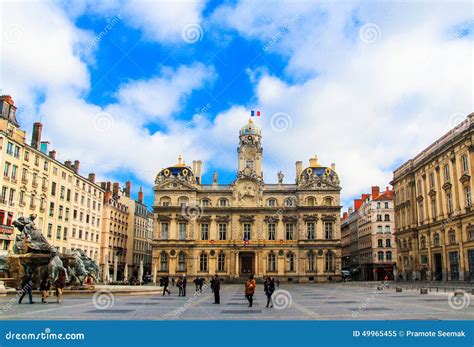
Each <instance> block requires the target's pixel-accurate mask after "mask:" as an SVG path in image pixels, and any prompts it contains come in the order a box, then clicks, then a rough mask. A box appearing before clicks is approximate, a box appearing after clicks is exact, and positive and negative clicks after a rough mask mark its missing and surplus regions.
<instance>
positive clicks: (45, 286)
mask: <svg viewBox="0 0 474 347" xmlns="http://www.w3.org/2000/svg"><path fill="white" fill-rule="evenodd" d="M52 286H53V279H52V278H51V276H48V277H46V278H45V279H43V281H42V282H41V284H40V290H41V302H42V303H43V304H47V303H48V302H47V301H46V299H47V298H48V297H49V292H50V290H51V287H52Z"/></svg>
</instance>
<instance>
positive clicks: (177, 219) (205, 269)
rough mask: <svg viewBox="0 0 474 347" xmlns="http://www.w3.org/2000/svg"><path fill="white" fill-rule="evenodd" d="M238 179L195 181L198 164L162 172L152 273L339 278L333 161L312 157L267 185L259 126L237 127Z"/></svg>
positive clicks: (337, 195) (337, 187) (158, 181)
mask: <svg viewBox="0 0 474 347" xmlns="http://www.w3.org/2000/svg"><path fill="white" fill-rule="evenodd" d="M239 140H240V142H239V147H238V150H237V153H238V172H237V178H236V179H235V180H234V181H233V182H232V183H231V184H219V183H218V174H217V173H215V174H214V175H213V183H212V184H203V183H202V182H201V165H202V163H201V161H195V162H193V167H192V168H191V167H190V166H187V165H186V164H185V163H183V162H182V160H181V158H180V159H179V162H178V164H176V165H174V166H171V167H168V168H166V169H163V170H161V171H160V172H159V173H158V175H157V176H156V180H155V186H154V192H155V199H154V208H153V212H154V235H153V275H154V278H155V280H156V278H157V276H162V275H170V276H177V275H181V274H186V275H188V276H191V277H194V276H199V277H210V276H212V275H214V274H215V273H217V274H219V276H221V277H223V278H228V279H229V278H230V279H236V278H239V277H241V276H245V277H246V276H248V275H250V274H254V275H255V276H257V277H260V278H261V277H264V276H267V275H268V276H272V277H275V278H279V279H280V280H288V281H300V282H305V281H306V282H307V281H321V282H322V281H328V280H337V279H339V278H340V269H341V265H340V257H341V240H340V218H339V217H340V209H341V206H340V190H341V188H340V185H339V178H338V175H337V174H336V172H335V166H334V165H331V167H323V166H321V165H319V164H318V161H317V158H316V157H314V158H312V159H310V165H309V166H308V167H307V168H306V169H304V170H303V169H302V162H300V161H298V162H297V163H296V177H297V179H296V182H295V183H294V184H286V183H284V182H283V180H284V177H283V174H282V173H281V172H280V173H279V174H278V183H277V184H267V183H265V182H264V179H263V172H262V160H263V149H262V135H261V130H260V129H259V128H258V127H257V126H256V125H254V124H253V123H252V120H250V121H249V123H248V124H246V125H244V126H243V127H242V129H241V130H240V136H239Z"/></svg>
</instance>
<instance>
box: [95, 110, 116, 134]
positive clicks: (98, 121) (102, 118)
mask: <svg viewBox="0 0 474 347" xmlns="http://www.w3.org/2000/svg"><path fill="white" fill-rule="evenodd" d="M92 126H93V127H94V129H96V130H97V131H100V132H102V133H105V132H107V131H109V130H110V129H112V127H113V126H114V118H113V117H112V115H111V114H110V113H107V112H99V113H97V114H96V115H95V116H94V119H93V120H92Z"/></svg>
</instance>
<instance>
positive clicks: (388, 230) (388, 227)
mask: <svg viewBox="0 0 474 347" xmlns="http://www.w3.org/2000/svg"><path fill="white" fill-rule="evenodd" d="M391 232H392V231H391V230H390V225H386V226H385V233H386V234H390V233H391Z"/></svg>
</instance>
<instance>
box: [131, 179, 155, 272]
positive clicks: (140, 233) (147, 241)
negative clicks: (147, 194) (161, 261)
mask: <svg viewBox="0 0 474 347" xmlns="http://www.w3.org/2000/svg"><path fill="white" fill-rule="evenodd" d="M152 235H153V215H152V214H151V213H150V212H149V211H148V207H147V206H146V205H145V204H144V203H143V191H142V188H140V191H139V192H138V199H137V200H136V201H135V220H134V229H133V260H132V265H133V268H134V271H137V270H138V269H139V268H140V265H141V264H142V265H143V271H144V273H145V274H150V273H151V258H152V250H151V240H152Z"/></svg>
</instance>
